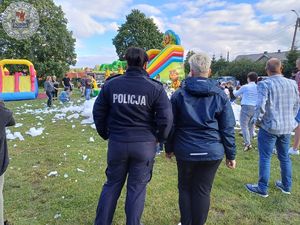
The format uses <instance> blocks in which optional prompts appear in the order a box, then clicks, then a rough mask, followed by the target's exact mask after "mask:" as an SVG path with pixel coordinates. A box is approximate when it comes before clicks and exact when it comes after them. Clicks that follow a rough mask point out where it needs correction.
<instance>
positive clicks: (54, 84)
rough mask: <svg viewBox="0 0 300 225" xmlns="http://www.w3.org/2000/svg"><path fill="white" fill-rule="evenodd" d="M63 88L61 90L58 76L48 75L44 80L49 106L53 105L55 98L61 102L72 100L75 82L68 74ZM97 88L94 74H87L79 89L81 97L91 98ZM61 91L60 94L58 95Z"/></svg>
mask: <svg viewBox="0 0 300 225" xmlns="http://www.w3.org/2000/svg"><path fill="white" fill-rule="evenodd" d="M61 84H62V86H63V90H62V91H60V92H59V82H58V81H57V78H56V76H47V77H46V81H45V82H44V89H45V93H46V95H47V97H48V100H47V106H48V107H51V106H52V103H53V101H54V100H59V101H60V102H61V103H63V104H64V103H66V102H69V101H70V96H71V94H72V91H73V87H74V84H73V83H72V81H71V79H70V78H69V77H68V75H67V74H66V75H65V77H64V78H63V79H62V82H61ZM95 88H97V83H96V80H95V78H94V77H93V76H92V75H88V74H87V75H85V76H84V77H82V78H81V79H80V83H79V89H80V92H81V97H85V99H86V100H90V98H91V95H94V94H93V91H94V90H95ZM58 93H59V95H58Z"/></svg>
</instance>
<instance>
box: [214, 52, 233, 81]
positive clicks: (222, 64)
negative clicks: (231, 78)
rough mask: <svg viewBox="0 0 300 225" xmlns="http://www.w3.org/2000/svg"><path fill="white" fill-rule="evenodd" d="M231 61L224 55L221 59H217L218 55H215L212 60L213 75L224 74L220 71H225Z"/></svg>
mask: <svg viewBox="0 0 300 225" xmlns="http://www.w3.org/2000/svg"><path fill="white" fill-rule="evenodd" d="M229 64H230V63H229V62H228V61H226V60H225V59H224V58H223V57H220V59H219V60H216V57H215V56H213V58H212V61H211V71H212V76H213V77H219V76H224V74H222V73H220V72H221V71H224V70H225V69H226V68H227V67H228V66H229Z"/></svg>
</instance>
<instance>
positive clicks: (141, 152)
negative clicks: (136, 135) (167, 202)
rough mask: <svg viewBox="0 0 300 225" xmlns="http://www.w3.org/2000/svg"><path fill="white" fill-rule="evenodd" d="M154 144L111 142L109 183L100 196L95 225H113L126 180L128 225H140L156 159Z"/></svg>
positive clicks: (105, 185)
mask: <svg viewBox="0 0 300 225" xmlns="http://www.w3.org/2000/svg"><path fill="white" fill-rule="evenodd" d="M155 147H156V143H155V142H135V143H126V142H116V141H112V140H110V141H109V143H108V154H107V169H106V177H107V181H106V183H105V184H104V185H103V189H102V193H101V195H100V199H99V203H98V207H97V215H96V219H95V225H111V224H112V220H113V215H114V212H115V209H116V205H117V201H118V198H119V196H120V194H121V191H122V188H123V186H124V183H125V180H126V177H127V175H128V179H127V196H126V203H125V212H126V225H140V220H141V216H142V213H143V210H144V203H145V197H146V186H147V183H148V182H149V181H150V180H151V177H152V169H153V164H154V157H155Z"/></svg>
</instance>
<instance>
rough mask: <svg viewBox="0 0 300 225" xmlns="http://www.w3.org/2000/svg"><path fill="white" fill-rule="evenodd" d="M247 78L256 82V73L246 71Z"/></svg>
mask: <svg viewBox="0 0 300 225" xmlns="http://www.w3.org/2000/svg"><path fill="white" fill-rule="evenodd" d="M247 78H249V80H250V81H252V82H257V78H258V75H257V73H255V72H250V73H248V75H247Z"/></svg>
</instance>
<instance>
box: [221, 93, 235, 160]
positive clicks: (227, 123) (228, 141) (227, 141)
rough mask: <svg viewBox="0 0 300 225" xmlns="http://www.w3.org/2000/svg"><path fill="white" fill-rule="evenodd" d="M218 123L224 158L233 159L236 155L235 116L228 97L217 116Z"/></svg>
mask: <svg viewBox="0 0 300 225" xmlns="http://www.w3.org/2000/svg"><path fill="white" fill-rule="evenodd" d="M218 124H219V131H220V134H221V139H222V143H223V145H224V149H225V155H226V159H229V160H234V159H235V155H236V146H235V133H234V126H235V117H234V114H233V110H232V107H231V104H230V102H229V100H228V99H226V103H225V105H224V107H223V110H222V111H221V113H220V115H219V116H218Z"/></svg>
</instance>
